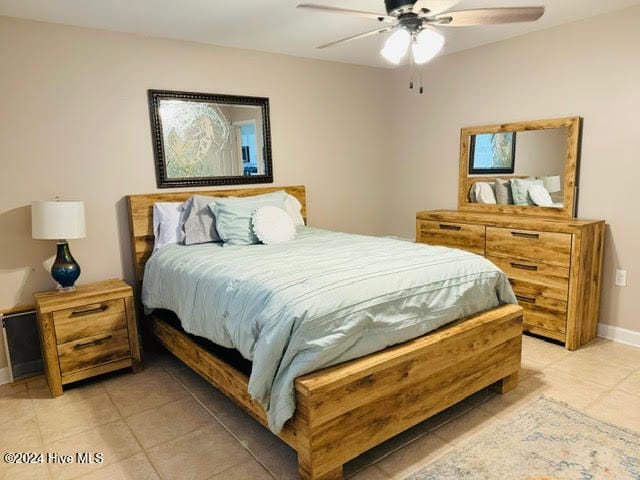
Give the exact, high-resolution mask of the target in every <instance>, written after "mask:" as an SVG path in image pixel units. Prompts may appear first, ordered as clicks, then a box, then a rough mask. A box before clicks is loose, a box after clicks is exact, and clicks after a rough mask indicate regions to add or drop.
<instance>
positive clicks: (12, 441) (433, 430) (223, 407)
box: [0, 336, 640, 480]
mask: <svg viewBox="0 0 640 480" xmlns="http://www.w3.org/2000/svg"><path fill="white" fill-rule="evenodd" d="M520 379H521V381H520V383H519V385H518V387H517V388H516V389H515V390H513V391H511V392H509V393H507V394H505V395H496V394H493V393H491V392H488V391H481V392H479V393H478V394H476V395H474V396H472V397H470V398H468V399H466V400H465V401H463V402H461V403H459V404H457V405H455V406H453V407H452V408H450V409H449V410H447V411H445V412H443V413H441V414H440V415H437V416H436V417H434V418H432V419H430V420H427V421H426V422H423V423H422V424H420V425H417V426H416V427H414V428H412V429H411V430H409V431H407V432H405V433H403V434H401V435H399V436H397V437H395V438H393V439H391V440H389V441H388V442H386V443H385V444H383V445H381V446H378V447H376V448H374V449H372V450H371V451H369V452H366V453H365V454H363V455H362V456H361V457H359V458H357V459H355V460H353V461H352V462H349V463H348V464H347V465H346V466H345V476H348V477H350V478H352V479H355V480H364V479H366V480H378V479H402V478H405V477H406V476H407V475H409V474H410V473H412V472H413V471H415V470H417V469H419V468H420V467H422V466H424V465H425V464H427V463H429V462H431V461H432V460H434V459H435V458H437V457H438V456H440V455H442V454H443V453H445V452H446V451H447V450H448V449H450V448H452V447H453V446H455V445H456V444H458V443H459V442H461V441H463V440H465V439H466V438H468V437H469V436H471V435H474V434H477V433H479V432H481V431H482V430H483V429H485V428H487V427H488V426H489V425H491V424H492V423H493V422H496V421H499V420H500V419H502V418H504V417H505V416H507V415H510V414H511V413H513V412H514V411H516V410H518V409H519V408H521V407H523V406H525V405H526V404H528V403H529V402H531V401H532V400H534V399H535V398H537V397H538V396H540V395H546V396H548V397H551V398H554V399H557V400H560V401H563V402H566V403H568V404H569V405H571V406H573V407H574V408H577V409H579V410H581V411H583V412H585V413H587V414H590V415H592V416H594V417H596V418H600V419H603V420H606V421H608V422H610V423H613V424H617V425H620V426H623V427H626V428H627V429H630V430H635V431H640V408H639V407H638V406H639V405H640V349H638V348H634V347H630V346H626V345H621V344H617V343H613V342H611V341H608V340H602V339H597V340H596V341H594V342H592V343H591V344H589V345H588V346H586V347H583V348H582V349H580V350H578V351H576V352H569V351H567V350H565V349H564V348H562V347H560V346H558V345H555V344H552V343H549V342H546V341H543V340H540V339H537V338H533V337H528V336H525V337H524V342H523V362H522V372H521V377H520ZM0 452H2V453H3V454H4V453H5V452H43V453H49V454H52V453H58V454H75V452H90V453H94V452H97V453H101V454H102V456H103V462H102V463H100V464H78V463H72V464H66V465H65V464H54V463H49V464H32V465H9V464H6V463H4V462H0V478H1V479H11V480H22V479H37V480H42V479H83V480H89V479H92V480H97V479H109V480H119V479H132V480H133V479H135V480H146V479H149V480H151V479H165V480H173V479H180V480H188V479H193V480H223V479H224V480H234V479H238V480H240V479H242V480H245V479H251V480H253V479H255V480H262V479H265V480H269V479H273V478H276V479H294V478H297V467H296V456H295V453H294V452H293V451H292V450H291V449H290V448H289V447H287V446H286V445H285V444H283V443H282V442H281V441H280V440H279V439H277V438H276V437H275V436H273V435H272V434H271V433H270V432H269V431H267V430H266V429H264V428H263V427H261V426H260V425H258V424H257V423H256V422H255V421H253V420H252V419H251V418H249V417H248V416H247V415H246V414H244V413H243V412H242V411H240V410H239V409H238V408H237V407H235V406H234V405H233V404H232V403H231V402H230V401H229V400H227V399H226V398H225V397H223V396H222V395H221V394H220V393H218V392H217V391H216V390H215V389H214V388H213V387H211V386H209V384H207V383H206V382H205V381H204V380H202V379H200V378H199V377H198V376H197V375H196V374H194V373H192V372H191V370H189V369H188V368H187V367H185V366H184V365H182V364H181V363H180V362H179V361H177V360H175V359H174V358H173V357H172V356H171V355H169V354H168V353H164V352H162V351H159V352H147V354H146V357H145V369H144V371H143V372H142V373H139V374H137V375H132V374H131V373H129V372H127V371H122V372H119V373H114V374H109V375H106V376H102V377H100V378H97V379H92V380H88V381H85V382H80V383H77V384H75V385H74V386H68V387H67V388H66V389H65V393H64V395H63V396H62V397H59V398H57V399H55V400H52V399H51V397H50V394H49V391H48V389H47V386H46V384H45V383H44V381H43V380H42V379H37V380H33V381H31V382H27V383H22V384H19V385H2V386H0Z"/></svg>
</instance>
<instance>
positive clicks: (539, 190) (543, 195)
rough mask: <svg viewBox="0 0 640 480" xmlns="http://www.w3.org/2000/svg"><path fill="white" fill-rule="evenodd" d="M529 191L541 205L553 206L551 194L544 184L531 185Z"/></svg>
mask: <svg viewBox="0 0 640 480" xmlns="http://www.w3.org/2000/svg"><path fill="white" fill-rule="evenodd" d="M528 191H529V196H530V197H531V200H533V203H535V204H536V205H538V206H539V207H553V200H551V195H549V192H548V191H547V189H546V188H544V186H543V185H531V186H530V187H529V190H528Z"/></svg>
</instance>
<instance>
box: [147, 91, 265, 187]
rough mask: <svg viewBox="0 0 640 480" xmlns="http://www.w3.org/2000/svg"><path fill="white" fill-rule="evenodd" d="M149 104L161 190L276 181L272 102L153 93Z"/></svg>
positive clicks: (209, 95)
mask: <svg viewBox="0 0 640 480" xmlns="http://www.w3.org/2000/svg"><path fill="white" fill-rule="evenodd" d="M148 101H149V114H150V119H151V135H152V140H153V152H154V157H155V165H156V182H157V185H158V187H159V188H170V187H185V186H187V187H188V186H205V185H238V184H249V183H272V182H273V170H272V168H273V167H272V165H273V162H272V158H271V131H270V120H269V99H268V98H264V97H247V96H234V95H220V94H208V93H191V92H177V91H169V90H149V91H148ZM246 159H248V161H247V160H246Z"/></svg>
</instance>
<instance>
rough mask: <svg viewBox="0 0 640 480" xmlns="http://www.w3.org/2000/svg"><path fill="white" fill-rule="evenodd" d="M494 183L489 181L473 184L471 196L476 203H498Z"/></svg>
mask: <svg viewBox="0 0 640 480" xmlns="http://www.w3.org/2000/svg"><path fill="white" fill-rule="evenodd" d="M494 188H495V187H494V185H493V184H492V183H489V182H476V183H474V184H473V185H472V186H471V192H470V194H469V198H470V200H471V202H475V203H490V204H495V203H496V194H495V193H494V191H493V189H494Z"/></svg>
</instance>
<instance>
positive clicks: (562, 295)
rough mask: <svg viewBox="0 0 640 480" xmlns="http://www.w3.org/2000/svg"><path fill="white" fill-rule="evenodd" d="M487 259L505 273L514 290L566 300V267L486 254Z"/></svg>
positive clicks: (567, 283)
mask: <svg viewBox="0 0 640 480" xmlns="http://www.w3.org/2000/svg"><path fill="white" fill-rule="evenodd" d="M487 259H489V260H491V261H492V262H493V263H494V264H495V265H496V266H497V267H498V268H499V269H500V270H502V271H503V272H504V273H506V275H507V277H509V281H510V282H511V286H512V287H513V289H514V290H517V289H519V290H521V291H523V292H526V294H528V295H534V296H540V297H549V298H554V299H556V300H563V301H565V302H566V301H567V297H568V295H569V269H568V268H567V267H559V266H557V265H547V264H546V263H540V262H531V261H526V260H519V259H515V258H507V257H497V256H490V255H487Z"/></svg>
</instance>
